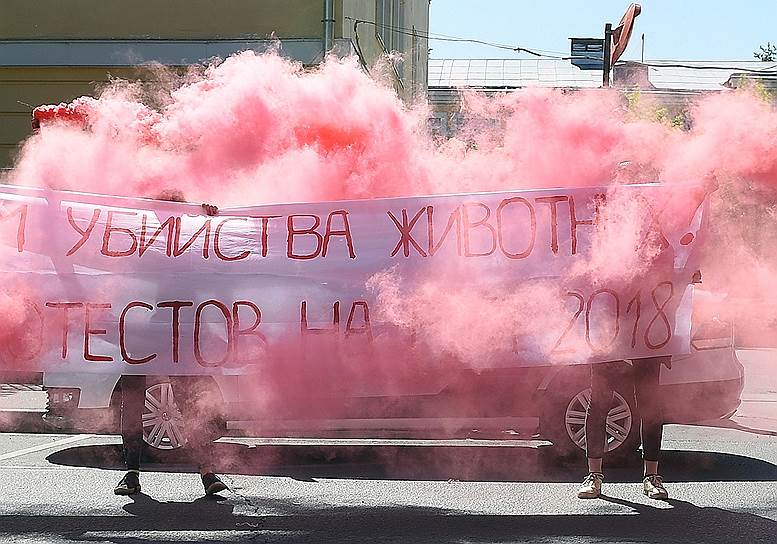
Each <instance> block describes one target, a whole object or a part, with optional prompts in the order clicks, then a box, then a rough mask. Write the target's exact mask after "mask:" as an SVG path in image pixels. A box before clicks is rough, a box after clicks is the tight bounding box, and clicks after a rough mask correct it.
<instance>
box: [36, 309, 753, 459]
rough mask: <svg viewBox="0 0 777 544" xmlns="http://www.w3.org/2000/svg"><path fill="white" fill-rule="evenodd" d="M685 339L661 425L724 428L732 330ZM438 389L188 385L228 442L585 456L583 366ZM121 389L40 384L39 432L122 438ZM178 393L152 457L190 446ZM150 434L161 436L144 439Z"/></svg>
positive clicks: (489, 376) (739, 384)
mask: <svg viewBox="0 0 777 544" xmlns="http://www.w3.org/2000/svg"><path fill="white" fill-rule="evenodd" d="M692 338H693V340H692V351H691V353H690V355H687V356H682V357H676V358H675V359H674V360H673V364H672V368H671V369H668V368H666V367H662V368H661V375H660V386H661V389H662V398H663V399H664V416H665V421H666V422H667V423H692V422H699V421H705V420H713V419H719V418H727V417H729V416H730V415H731V414H733V413H734V412H735V411H736V409H737V407H738V406H739V403H740V394H741V392H742V389H743V386H744V369H743V367H742V365H741V364H740V362H739V361H738V359H737V356H736V352H735V350H734V346H733V331H732V327H731V326H730V325H728V324H726V323H722V322H719V321H716V320H713V321H710V322H705V323H694V325H693V330H692ZM623 369H624V373H627V371H628V369H629V367H628V364H627V363H625V362H624V363H623ZM438 378H439V380H436V381H435V383H437V386H436V387H435V389H434V390H431V391H429V390H427V391H423V392H421V393H419V392H417V391H416V392H414V394H407V395H402V394H392V395H376V396H351V397H345V398H338V399H336V400H335V401H333V399H331V398H325V395H322V396H321V397H317V395H316V394H315V389H314V390H313V392H312V393H311V390H310V389H307V390H306V391H305V392H304V393H297V392H295V391H296V389H295V390H292V389H289V391H275V393H279V394H273V395H271V396H269V397H268V396H263V395H257V394H256V383H257V381H256V380H257V379H260V377H259V378H257V376H251V375H248V376H245V375H243V376H213V377H210V376H207V377H191V378H184V379H189V380H198V381H199V382H200V383H199V386H200V387H202V388H210V389H212V390H214V392H216V393H218V395H217V396H218V397H220V398H221V399H223V406H222V410H221V412H222V414H223V416H224V421H223V434H224V435H253V436H275V437H278V436H307V437H332V436H343V435H348V436H353V435H357V436H362V437H381V436H393V437H396V436H398V435H400V436H409V437H441V436H444V437H456V436H459V437H466V436H472V435H473V433H474V434H476V435H477V436H481V437H482V436H499V437H507V436H516V435H517V436H534V437H539V438H545V439H548V440H550V441H551V442H553V444H554V446H555V447H556V450H557V451H558V452H561V453H582V451H583V449H584V448H585V434H584V432H582V429H583V426H584V421H585V412H586V408H587V406H588V402H589V398H590V394H589V369H588V367H587V366H586V365H571V366H552V365H547V366H531V367H518V368H510V369H498V370H487V371H481V372H475V371H473V370H461V371H459V372H449V371H448V372H446V374H445V375H444V376H439V377H438ZM178 379H180V378H178ZM118 381H119V376H105V375H99V374H55V373H47V374H46V375H45V376H44V377H43V384H44V386H45V389H46V390H47V391H48V395H49V413H48V414H47V416H46V421H47V422H48V423H49V424H50V425H52V426H54V427H56V428H57V429H60V430H64V429H67V430H72V431H79V432H82V431H100V432H118V428H119V426H118V422H119V418H118V417H117V416H118V411H119V403H120V398H121V395H120V392H119V391H118V389H117V384H118ZM623 384H624V385H623V386H622V387H618V388H617V390H616V395H615V399H616V401H615V405H614V406H613V407H612V409H611V410H610V413H609V416H608V425H607V432H608V444H609V446H608V448H609V450H610V452H611V453H613V454H619V453H620V454H628V453H630V452H633V451H634V450H636V449H637V447H638V445H639V429H638V425H636V418H635V410H636V408H635V401H634V393H633V389H632V385H631V382H630V381H629V380H628V378H627V377H626V378H625V379H624V380H623ZM175 389H176V388H175V387H174V386H173V385H171V382H170V380H168V379H166V378H165V377H156V378H155V379H149V384H148V386H147V390H146V414H145V416H144V418H143V421H144V431H145V432H144V438H145V440H146V442H147V444H148V446H150V448H152V450H174V449H177V448H180V447H183V446H185V444H184V443H181V442H182V441H181V440H180V439H179V438H178V437H185V436H186V434H185V428H186V422H185V420H184V417H183V415H182V414H181V413H180V411H179V410H178V409H177V407H176V405H175V394H176V391H175ZM186 389H187V390H191V388H186ZM323 390H325V388H322V391H323ZM272 399H276V400H272ZM160 423H161V426H160V425H158V424H160ZM154 427H156V428H157V431H156V432H155V433H154V434H153V435H151V434H150V430H151V429H153V428H154ZM160 429H161V431H160ZM214 438H216V437H214ZM184 441H185V439H184Z"/></svg>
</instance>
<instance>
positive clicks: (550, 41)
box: [429, 0, 777, 60]
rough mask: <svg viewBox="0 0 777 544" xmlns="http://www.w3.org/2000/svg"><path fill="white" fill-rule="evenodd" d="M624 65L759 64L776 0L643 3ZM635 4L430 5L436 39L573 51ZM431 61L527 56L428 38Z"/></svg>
mask: <svg viewBox="0 0 777 544" xmlns="http://www.w3.org/2000/svg"><path fill="white" fill-rule="evenodd" d="M639 3H640V4H641V5H642V13H641V14H640V15H639V17H637V19H636V24H635V26H634V33H633V34H632V37H631V41H630V43H629V47H628V49H627V50H626V52H625V53H624V55H623V56H622V57H621V58H622V60H640V54H641V51H640V50H641V35H642V33H644V34H645V60H663V59H674V60H754V59H753V51H755V50H757V49H758V46H759V45H761V44H765V43H766V42H767V41H771V43H777V26H775V24H774V23H775V21H777V0H739V1H737V0H728V1H726V0H707V1H702V0H675V1H670V0H643V1H642V2H639ZM629 4H630V2H628V1H621V0H609V1H604V0H586V1H577V2H572V1H568V0H558V1H556V2H549V1H541V0H540V1H530V0H512V1H511V0H479V1H477V2H473V1H468V0H431V21H430V24H429V31H430V33H432V34H446V35H450V36H455V37H466V38H475V39H479V40H484V41H488V42H498V43H504V44H510V45H520V46H522V47H526V48H528V49H543V50H549V51H555V52H558V53H562V54H565V55H566V54H569V38H570V37H571V36H576V37H585V38H588V37H600V36H602V35H603V34H604V24H605V23H607V22H610V23H613V26H615V25H617V23H618V21H620V18H621V16H622V15H623V13H624V12H625V11H626V8H627V7H628V6H629ZM429 46H430V47H431V49H432V51H431V54H430V56H431V58H433V59H443V58H527V56H526V54H525V53H523V54H518V53H514V52H512V51H508V50H503V49H496V48H493V47H486V46H482V45H477V44H472V43H453V42H445V41H439V40H430V44H429Z"/></svg>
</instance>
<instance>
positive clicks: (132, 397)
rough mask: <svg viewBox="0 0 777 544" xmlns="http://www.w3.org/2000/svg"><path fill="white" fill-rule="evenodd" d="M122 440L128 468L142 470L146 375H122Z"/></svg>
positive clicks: (123, 453)
mask: <svg viewBox="0 0 777 544" xmlns="http://www.w3.org/2000/svg"><path fill="white" fill-rule="evenodd" d="M119 387H120V390H121V442H122V455H123V457H124V463H125V464H126V465H127V469H128V470H140V456H141V455H142V453H143V420H142V418H143V408H144V406H145V403H146V377H145V376H122V377H121V382H120V386H119Z"/></svg>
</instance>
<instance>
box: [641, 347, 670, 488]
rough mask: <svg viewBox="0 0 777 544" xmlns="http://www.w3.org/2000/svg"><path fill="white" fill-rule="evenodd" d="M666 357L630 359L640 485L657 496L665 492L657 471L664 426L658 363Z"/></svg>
mask: <svg viewBox="0 0 777 544" xmlns="http://www.w3.org/2000/svg"><path fill="white" fill-rule="evenodd" d="M665 359H666V358H664V357H651V358H645V359H635V360H634V361H632V365H633V367H634V393H635V397H636V401H637V410H638V412H639V414H640V419H641V426H640V433H641V437H642V458H643V470H644V473H643V478H644V480H643V484H644V486H643V487H644V492H645V494H646V495H648V496H649V497H651V498H659V499H660V498H666V497H667V496H668V494H667V492H666V489H664V486H663V482H662V479H661V476H660V475H659V472H658V462H659V460H660V456H661V439H662V436H663V428H664V417H663V405H662V400H661V394H660V390H659V385H658V380H659V375H660V373H661V365H662V363H663V361H664V360H665Z"/></svg>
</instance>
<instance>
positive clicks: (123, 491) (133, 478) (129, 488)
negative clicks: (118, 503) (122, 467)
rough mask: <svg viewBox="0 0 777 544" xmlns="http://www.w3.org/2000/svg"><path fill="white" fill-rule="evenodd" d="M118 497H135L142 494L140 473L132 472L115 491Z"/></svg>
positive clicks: (129, 472)
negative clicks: (136, 494)
mask: <svg viewBox="0 0 777 544" xmlns="http://www.w3.org/2000/svg"><path fill="white" fill-rule="evenodd" d="M113 492H114V494H116V495H134V494H135V493H140V473H139V472H138V471H136V470H130V471H128V472H127V474H125V475H124V478H122V479H121V481H120V482H119V483H118V484H117V485H116V487H115V488H114V489H113Z"/></svg>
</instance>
